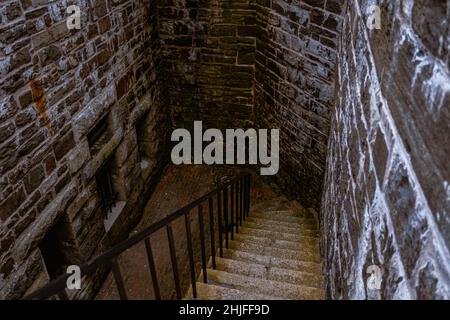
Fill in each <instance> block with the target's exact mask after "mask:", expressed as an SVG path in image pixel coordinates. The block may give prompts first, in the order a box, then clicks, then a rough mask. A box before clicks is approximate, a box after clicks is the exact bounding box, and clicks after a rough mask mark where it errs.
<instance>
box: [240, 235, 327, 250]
mask: <svg viewBox="0 0 450 320" xmlns="http://www.w3.org/2000/svg"><path fill="white" fill-rule="evenodd" d="M234 240H236V241H241V242H248V243H255V244H258V245H263V246H271V247H275V248H280V249H290V250H298V251H305V250H309V251H313V252H320V247H319V243H318V242H317V243H310V242H307V241H286V240H278V239H270V238H266V237H258V236H253V235H249V234H245V233H236V234H234ZM308 240H309V239H308Z"/></svg>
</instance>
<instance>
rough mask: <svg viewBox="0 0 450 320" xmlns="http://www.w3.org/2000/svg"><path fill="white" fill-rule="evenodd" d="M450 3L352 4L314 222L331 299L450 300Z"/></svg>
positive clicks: (421, 0)
mask: <svg viewBox="0 0 450 320" xmlns="http://www.w3.org/2000/svg"><path fill="white" fill-rule="evenodd" d="M373 4H377V5H379V6H380V8H381V30H377V29H374V30H369V29H368V28H367V27H366V21H367V18H368V14H367V12H368V8H369V5H373ZM449 10H450V1H441V0H426V1H425V0H415V1H412V0H411V1H387V0H386V1H384V0H378V1H368V0H358V1H349V4H348V8H347V11H346V14H345V19H344V26H343V31H342V38H341V42H340V53H339V89H338V95H337V101H336V110H335V111H334V112H333V115H332V123H333V124H332V129H331V136H330V142H329V146H328V147H329V154H328V169H327V174H326V179H325V187H324V188H325V191H324V196H323V203H322V212H321V219H320V220H321V230H322V246H321V247H322V251H323V252H322V253H323V257H324V261H325V263H324V267H323V268H324V273H325V274H326V278H327V292H328V296H329V297H330V298H344V299H345V298H358V299H363V298H383V299H392V298H396V299H399V298H413V299H414V298H417V299H434V298H436V299H444V298H446V299H449V298H450V265H449V261H450V255H449V246H450V216H449V212H450V210H449V196H448V195H449V192H450V189H449V185H448V179H449V166H448V155H449V154H450V146H449V143H448V137H449V136H448V130H449V128H448V124H449V120H450V119H449V106H450V72H449V67H450V54H449V47H450V26H449V21H450V11H449ZM371 265H376V266H378V267H379V268H380V271H381V275H382V277H381V280H382V281H381V290H379V291H378V290H371V288H370V287H368V286H367V280H368V277H369V274H368V273H367V269H368V267H369V266H371Z"/></svg>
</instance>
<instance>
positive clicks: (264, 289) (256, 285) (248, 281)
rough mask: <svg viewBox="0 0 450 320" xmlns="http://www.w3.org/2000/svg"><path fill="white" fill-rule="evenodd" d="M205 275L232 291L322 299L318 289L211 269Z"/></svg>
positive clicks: (322, 294)
mask: <svg viewBox="0 0 450 320" xmlns="http://www.w3.org/2000/svg"><path fill="white" fill-rule="evenodd" d="M207 273H208V281H213V283H219V284H221V285H223V286H226V287H229V288H232V289H237V290H242V291H248V292H258V293H259V294H263V295H272V296H277V297H283V298H286V299H295V300H301V299H307V300H318V299H323V298H324V292H323V290H321V289H318V288H312V287H308V286H303V285H295V284H291V283H284V282H279V281H274V280H265V279H258V278H254V277H247V276H243V275H239V274H234V273H228V272H224V271H219V270H212V269H208V270H207Z"/></svg>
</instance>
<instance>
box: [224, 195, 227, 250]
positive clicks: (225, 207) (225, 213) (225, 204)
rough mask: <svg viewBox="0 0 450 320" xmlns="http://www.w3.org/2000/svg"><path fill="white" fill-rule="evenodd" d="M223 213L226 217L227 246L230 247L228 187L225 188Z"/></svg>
mask: <svg viewBox="0 0 450 320" xmlns="http://www.w3.org/2000/svg"><path fill="white" fill-rule="evenodd" d="M223 215H224V218H225V219H224V220H225V248H227V249H228V187H225V188H224V189H223Z"/></svg>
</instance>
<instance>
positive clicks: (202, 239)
mask: <svg viewBox="0 0 450 320" xmlns="http://www.w3.org/2000/svg"><path fill="white" fill-rule="evenodd" d="M198 223H199V228H200V247H201V250H202V268H203V282H204V283H208V275H207V274H206V264H207V261H206V246H205V228H204V225H203V210H202V205H201V204H199V205H198Z"/></svg>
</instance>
